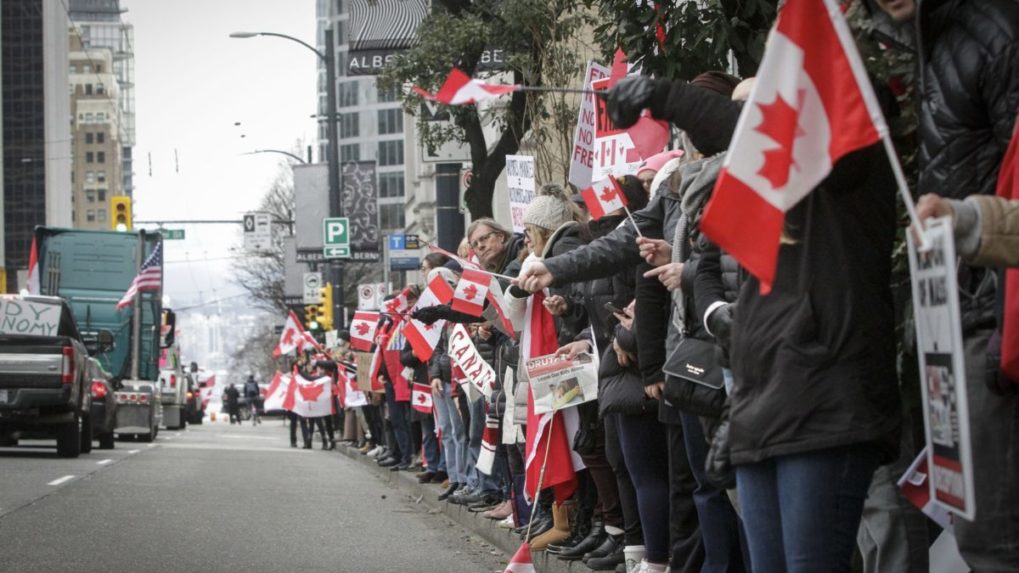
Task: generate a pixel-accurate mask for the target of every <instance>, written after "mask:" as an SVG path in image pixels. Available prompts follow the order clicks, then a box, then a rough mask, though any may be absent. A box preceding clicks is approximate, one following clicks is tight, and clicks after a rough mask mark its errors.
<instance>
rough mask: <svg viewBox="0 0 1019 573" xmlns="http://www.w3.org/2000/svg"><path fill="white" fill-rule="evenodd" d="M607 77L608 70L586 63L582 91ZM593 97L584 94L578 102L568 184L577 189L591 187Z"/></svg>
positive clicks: (592, 95)
mask: <svg viewBox="0 0 1019 573" xmlns="http://www.w3.org/2000/svg"><path fill="white" fill-rule="evenodd" d="M607 77H609V68H607V67H605V66H603V65H601V64H598V63H595V62H593V61H590V62H587V71H586V72H585V73H584V89H585V90H590V89H591V82H593V81H595V80H600V79H602V78H607ZM594 119H595V95H594V94H584V96H583V97H582V98H581V100H580V110H579V113H578V115H577V127H576V129H574V130H573V155H572V156H571V157H570V179H569V181H570V183H572V184H574V185H576V187H577V189H584V188H587V187H590V186H591V183H592V181H593V179H592V178H591V173H592V170H593V168H594V130H595V121H594Z"/></svg>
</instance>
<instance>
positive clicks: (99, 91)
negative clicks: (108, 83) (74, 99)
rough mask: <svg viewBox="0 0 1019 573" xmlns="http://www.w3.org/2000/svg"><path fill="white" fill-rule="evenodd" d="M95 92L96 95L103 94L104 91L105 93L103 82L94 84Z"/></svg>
mask: <svg viewBox="0 0 1019 573" xmlns="http://www.w3.org/2000/svg"><path fill="white" fill-rule="evenodd" d="M96 93H97V94H98V95H103V94H104V93H106V89H105V88H104V87H103V84H101V83H99V84H96Z"/></svg>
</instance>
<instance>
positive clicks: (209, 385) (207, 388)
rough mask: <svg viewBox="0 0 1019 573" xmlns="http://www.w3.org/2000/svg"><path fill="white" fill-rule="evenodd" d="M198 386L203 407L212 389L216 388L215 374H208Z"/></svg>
mask: <svg viewBox="0 0 1019 573" xmlns="http://www.w3.org/2000/svg"><path fill="white" fill-rule="evenodd" d="M199 386H200V390H201V395H202V408H204V407H206V406H208V405H209V400H211V399H212V391H213V390H215V388H216V376H215V375H212V376H209V377H208V378H206V379H205V382H202V383H201V384H200V385H199Z"/></svg>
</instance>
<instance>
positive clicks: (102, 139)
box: [96, 131, 106, 143]
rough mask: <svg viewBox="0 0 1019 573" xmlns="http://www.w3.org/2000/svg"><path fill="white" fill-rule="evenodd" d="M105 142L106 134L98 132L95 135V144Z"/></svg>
mask: <svg viewBox="0 0 1019 573" xmlns="http://www.w3.org/2000/svg"><path fill="white" fill-rule="evenodd" d="M105 142H106V133H105V132H102V131H100V132H99V133H97V134H96V143H105Z"/></svg>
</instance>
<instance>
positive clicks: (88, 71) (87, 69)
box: [81, 64, 92, 74]
mask: <svg viewBox="0 0 1019 573" xmlns="http://www.w3.org/2000/svg"><path fill="white" fill-rule="evenodd" d="M81 73H83V74H91V73H92V66H90V65H88V64H82V65H81Z"/></svg>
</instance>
